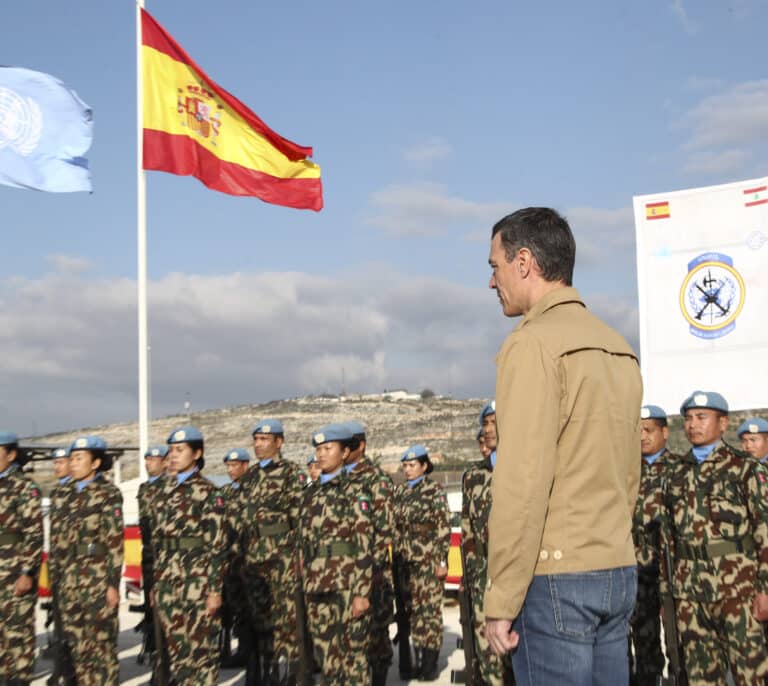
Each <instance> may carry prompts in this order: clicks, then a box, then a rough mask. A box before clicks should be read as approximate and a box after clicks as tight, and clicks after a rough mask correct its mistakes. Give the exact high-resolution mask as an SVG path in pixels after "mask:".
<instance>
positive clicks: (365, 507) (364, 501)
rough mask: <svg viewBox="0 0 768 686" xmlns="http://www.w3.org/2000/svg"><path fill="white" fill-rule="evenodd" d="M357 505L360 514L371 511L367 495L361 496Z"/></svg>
mask: <svg viewBox="0 0 768 686" xmlns="http://www.w3.org/2000/svg"><path fill="white" fill-rule="evenodd" d="M357 504H358V505H359V506H360V510H361V511H362V512H370V511H371V509H372V507H371V499H370V498H369V497H368V496H367V495H361V496H360V497H359V498H358V499H357Z"/></svg>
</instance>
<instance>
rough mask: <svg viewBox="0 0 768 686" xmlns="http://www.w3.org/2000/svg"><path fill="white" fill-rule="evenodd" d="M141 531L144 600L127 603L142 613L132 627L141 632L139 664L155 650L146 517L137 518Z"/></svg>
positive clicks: (150, 547) (151, 562)
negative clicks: (138, 603) (139, 602)
mask: <svg viewBox="0 0 768 686" xmlns="http://www.w3.org/2000/svg"><path fill="white" fill-rule="evenodd" d="M139 530H140V531H141V589H142V591H143V592H144V602H143V603H142V604H141V605H129V606H128V609H129V610H130V611H131V612H139V613H141V614H143V615H144V616H143V618H142V620H141V621H140V622H139V623H138V624H137V625H136V626H135V627H134V629H133V630H134V631H136V632H141V650H140V651H139V654H138V656H137V658H136V662H138V663H139V664H140V665H143V664H144V660H145V659H146V658H147V656H150V655H152V653H153V652H155V649H156V646H155V630H154V621H153V619H152V606H151V605H150V603H149V593H150V591H151V590H152V584H153V575H154V561H155V560H154V553H153V551H152V546H151V543H150V540H151V539H150V533H149V532H150V528H149V523H148V521H147V518H146V517H141V518H140V519H139Z"/></svg>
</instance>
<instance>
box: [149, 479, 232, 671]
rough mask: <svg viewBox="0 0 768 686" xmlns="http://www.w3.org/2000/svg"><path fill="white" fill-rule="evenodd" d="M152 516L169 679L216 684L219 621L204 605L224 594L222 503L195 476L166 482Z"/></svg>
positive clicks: (157, 596) (157, 592)
mask: <svg viewBox="0 0 768 686" xmlns="http://www.w3.org/2000/svg"><path fill="white" fill-rule="evenodd" d="M154 512H155V517H156V521H155V530H154V531H153V535H152V547H153V549H154V554H155V587H154V597H155V607H156V608H157V612H158V615H159V618H160V626H161V628H162V631H163V638H164V640H165V642H166V646H167V649H168V660H169V663H170V665H169V666H170V673H171V677H172V678H173V679H174V680H175V683H176V684H178V686H184V685H185V684H189V686H201V685H204V686H207V685H209V684H215V683H216V682H217V680H218V676H219V653H218V646H217V644H216V640H217V638H218V635H219V628H220V620H219V618H218V616H216V615H215V616H213V617H209V616H208V614H207V613H206V611H205V603H206V599H207V596H208V594H209V593H221V590H222V575H223V567H224V558H225V549H224V499H223V498H222V497H221V494H220V493H219V492H218V489H217V488H216V487H215V486H214V485H213V484H212V483H211V482H210V481H208V479H206V478H205V477H203V475H202V474H201V473H200V472H199V471H195V472H193V473H192V475H191V476H189V477H188V478H187V479H186V480H185V481H183V482H182V483H181V484H179V483H178V480H177V479H176V478H175V477H174V478H169V479H166V480H165V481H164V483H163V487H162V493H161V494H160V498H159V499H158V501H157V506H156V508H155V510H154Z"/></svg>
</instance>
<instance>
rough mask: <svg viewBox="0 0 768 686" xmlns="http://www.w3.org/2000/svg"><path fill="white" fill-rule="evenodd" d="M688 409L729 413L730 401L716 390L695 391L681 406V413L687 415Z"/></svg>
mask: <svg viewBox="0 0 768 686" xmlns="http://www.w3.org/2000/svg"><path fill="white" fill-rule="evenodd" d="M687 410H716V411H717V412H722V413H723V414H728V401H727V400H726V399H725V398H724V397H723V396H722V395H720V394H719V393H716V392H714V391H694V392H693V393H691V394H690V395H689V396H688V397H687V398H686V399H685V400H683V404H682V405H681V406H680V414H681V415H683V416H685V413H686V411H687Z"/></svg>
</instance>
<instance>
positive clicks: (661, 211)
mask: <svg viewBox="0 0 768 686" xmlns="http://www.w3.org/2000/svg"><path fill="white" fill-rule="evenodd" d="M669 216H670V215H669V203H668V202H649V203H647V204H646V206H645V218H646V219H666V218H667V217H669Z"/></svg>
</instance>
